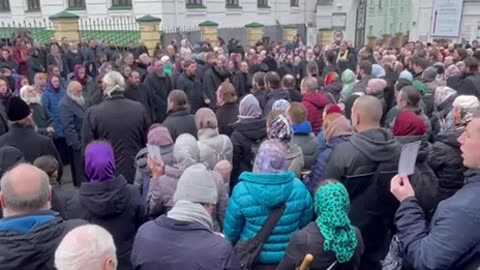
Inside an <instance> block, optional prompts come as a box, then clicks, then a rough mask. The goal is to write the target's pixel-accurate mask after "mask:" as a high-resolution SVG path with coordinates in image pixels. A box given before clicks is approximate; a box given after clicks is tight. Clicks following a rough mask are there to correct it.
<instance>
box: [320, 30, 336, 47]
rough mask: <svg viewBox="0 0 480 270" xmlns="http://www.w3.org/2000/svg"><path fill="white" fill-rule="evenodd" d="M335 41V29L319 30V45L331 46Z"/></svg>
mask: <svg viewBox="0 0 480 270" xmlns="http://www.w3.org/2000/svg"><path fill="white" fill-rule="evenodd" d="M332 41H333V29H332V28H320V29H318V43H319V44H320V45H322V46H325V45H330V44H332Z"/></svg>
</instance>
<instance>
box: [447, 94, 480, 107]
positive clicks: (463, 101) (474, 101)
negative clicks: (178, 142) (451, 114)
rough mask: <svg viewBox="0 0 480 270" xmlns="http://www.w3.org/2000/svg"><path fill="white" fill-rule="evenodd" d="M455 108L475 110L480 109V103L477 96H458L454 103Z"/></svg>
mask: <svg viewBox="0 0 480 270" xmlns="http://www.w3.org/2000/svg"><path fill="white" fill-rule="evenodd" d="M453 107H460V108H462V109H464V110H475V109H478V108H479V107H480V102H479V101H478V98H477V97H476V96H466V95H461V96H458V97H457V98H456V99H455V100H454V101H453Z"/></svg>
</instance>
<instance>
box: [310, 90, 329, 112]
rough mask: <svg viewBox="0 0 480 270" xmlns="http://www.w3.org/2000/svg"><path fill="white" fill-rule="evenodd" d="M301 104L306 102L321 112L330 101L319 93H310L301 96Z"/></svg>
mask: <svg viewBox="0 0 480 270" xmlns="http://www.w3.org/2000/svg"><path fill="white" fill-rule="evenodd" d="M303 102H308V103H310V104H312V105H313V106H315V107H317V108H318V109H319V110H322V109H323V108H325V106H327V104H329V103H330V100H328V98H326V97H325V96H324V95H322V94H320V93H310V94H306V95H304V96H303Z"/></svg>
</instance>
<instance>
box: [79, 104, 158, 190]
mask: <svg viewBox="0 0 480 270" xmlns="http://www.w3.org/2000/svg"><path fill="white" fill-rule="evenodd" d="M149 126H150V123H149V121H148V116H147V113H146V112H145V109H144V108H143V105H142V104H140V103H139V102H135V101H132V100H129V99H127V98H125V97H123V96H122V95H116V96H112V97H109V98H106V99H105V100H104V101H103V102H102V103H100V104H98V105H95V106H93V107H91V108H89V109H88V110H87V113H86V116H85V120H84V121H83V130H82V145H83V149H85V147H86V146H87V145H88V144H89V143H90V142H91V141H93V140H102V139H103V140H107V141H109V142H110V143H111V144H112V146H113V150H114V153H115V164H116V166H117V173H118V174H119V175H120V174H121V175H123V176H124V177H125V178H126V179H127V181H128V182H129V183H133V180H134V175H135V167H134V163H135V162H134V161H135V155H136V154H137V153H138V151H140V149H142V148H144V147H145V144H146V132H147V130H148V128H149Z"/></svg>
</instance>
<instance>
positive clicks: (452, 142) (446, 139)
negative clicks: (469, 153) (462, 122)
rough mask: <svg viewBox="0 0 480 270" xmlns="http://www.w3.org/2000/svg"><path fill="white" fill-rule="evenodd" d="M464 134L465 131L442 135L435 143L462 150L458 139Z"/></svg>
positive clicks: (449, 132)
mask: <svg viewBox="0 0 480 270" xmlns="http://www.w3.org/2000/svg"><path fill="white" fill-rule="evenodd" d="M462 132H463V130H452V131H447V132H445V133H440V134H438V135H437V136H436V137H435V141H437V142H442V143H444V144H446V145H449V146H451V147H453V148H458V149H460V143H459V142H458V137H460V135H461V134H462Z"/></svg>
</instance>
